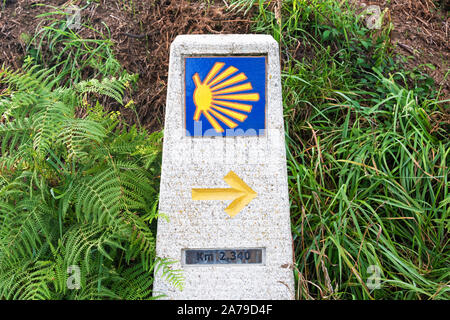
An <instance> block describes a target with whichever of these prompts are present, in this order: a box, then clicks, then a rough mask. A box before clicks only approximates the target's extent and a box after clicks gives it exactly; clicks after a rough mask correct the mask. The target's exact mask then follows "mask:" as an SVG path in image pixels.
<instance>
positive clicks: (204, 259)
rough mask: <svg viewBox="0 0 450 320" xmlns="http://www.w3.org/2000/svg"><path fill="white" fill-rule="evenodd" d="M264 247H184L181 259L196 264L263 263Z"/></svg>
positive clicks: (189, 263)
mask: <svg viewBox="0 0 450 320" xmlns="http://www.w3.org/2000/svg"><path fill="white" fill-rule="evenodd" d="M264 253H265V249H264V248H258V249H186V250H183V252H182V255H183V261H184V264H186V265H196V264H263V255H264Z"/></svg>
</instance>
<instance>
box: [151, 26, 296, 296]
mask: <svg viewBox="0 0 450 320" xmlns="http://www.w3.org/2000/svg"><path fill="white" fill-rule="evenodd" d="M159 211H160V214H162V215H165V216H166V217H167V218H168V219H165V218H160V219H159V220H158V230H157V244H156V251H157V255H158V256H159V257H161V258H166V259H169V260H173V261H176V263H175V264H174V265H172V268H173V269H181V270H182V273H183V276H184V288H183V290H179V289H177V287H176V286H174V285H173V284H171V283H170V281H169V280H168V279H167V278H166V277H165V276H164V275H163V272H162V270H159V271H158V272H156V273H155V281H154V286H153V291H154V295H155V296H159V295H161V294H163V295H165V297H166V298H168V299H223V300H225V299H293V298H294V294H295V289H294V276H293V270H292V266H293V253H292V234H291V225H290V215H289V196H288V185H287V169H286V151H285V140H284V125H283V106H282V96H281V75H280V58H279V48H278V43H277V42H276V41H275V40H274V39H273V38H272V37H271V36H268V35H182V36H178V37H177V38H176V39H175V40H174V42H173V43H172V45H171V49H170V65H169V81H168V92H167V105H166V118H165V126H164V144H163V162H162V173H161V188H160V202H159Z"/></svg>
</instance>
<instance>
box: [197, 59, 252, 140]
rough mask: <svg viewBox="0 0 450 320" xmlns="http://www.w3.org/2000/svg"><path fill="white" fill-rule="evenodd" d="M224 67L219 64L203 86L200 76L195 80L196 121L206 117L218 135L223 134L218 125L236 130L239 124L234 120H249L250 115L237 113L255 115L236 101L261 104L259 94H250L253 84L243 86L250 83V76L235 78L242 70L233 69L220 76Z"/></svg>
mask: <svg viewBox="0 0 450 320" xmlns="http://www.w3.org/2000/svg"><path fill="white" fill-rule="evenodd" d="M224 65H225V63H223V62H216V63H215V64H214V66H213V67H212V68H211V70H210V71H209V73H208V75H207V76H206V78H205V79H204V80H203V82H201V80H200V76H199V75H198V73H196V74H194V75H193V77H192V79H193V80H194V83H195V90H194V104H195V107H196V108H195V113H194V121H198V120H199V119H200V116H201V115H202V114H203V115H204V116H205V117H206V119H207V120H208V121H209V123H210V124H211V125H212V127H213V128H214V129H215V130H216V131H217V132H223V131H224V129H223V128H222V126H221V125H220V124H219V122H218V121H220V122H222V123H224V124H225V125H226V126H228V127H229V128H231V129H233V128H235V127H237V126H238V124H237V123H236V122H234V121H233V120H232V119H234V120H237V121H240V122H243V121H245V119H247V115H245V114H243V113H241V112H238V111H235V110H239V111H244V112H247V113H250V112H251V111H252V105H250V104H245V103H238V102H236V101H243V102H247V101H251V102H257V101H259V94H258V93H255V92H248V91H251V90H253V87H252V84H251V83H250V82H245V83H242V84H240V83H241V82H244V81H246V80H247V76H246V75H245V74H244V73H243V72H241V73H238V74H236V72H238V71H239V70H238V69H237V68H235V67H233V66H230V67H228V68H226V69H225V70H224V71H222V72H220V70H222V68H223V67H224ZM219 72H220V73H219ZM234 74H236V75H234ZM233 75H234V76H233ZM231 118H232V119H231Z"/></svg>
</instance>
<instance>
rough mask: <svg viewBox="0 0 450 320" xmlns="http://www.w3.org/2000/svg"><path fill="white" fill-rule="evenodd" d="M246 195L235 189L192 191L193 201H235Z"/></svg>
mask: <svg viewBox="0 0 450 320" xmlns="http://www.w3.org/2000/svg"><path fill="white" fill-rule="evenodd" d="M243 195H245V193H244V192H242V191H240V190H237V189H234V188H228V189H227V188H213V189H203V188H197V189H192V200H235V199H236V198H239V197H241V196H243Z"/></svg>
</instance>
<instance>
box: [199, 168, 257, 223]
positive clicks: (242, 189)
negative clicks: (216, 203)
mask: <svg viewBox="0 0 450 320" xmlns="http://www.w3.org/2000/svg"><path fill="white" fill-rule="evenodd" d="M223 180H225V182H226V183H227V184H228V185H229V186H230V187H231V188H228V189H225V188H214V189H203V188H202V189H192V200H233V202H231V203H230V205H229V206H228V207H226V208H225V212H226V213H227V214H228V215H229V216H230V217H234V216H235V215H237V214H238V213H239V212H240V211H241V210H242V209H243V208H244V207H245V206H246V205H248V204H249V203H250V201H252V200H253V199H254V198H256V196H257V195H258V194H257V193H256V192H255V191H253V190H252V189H251V188H250V187H249V186H248V185H247V184H246V183H245V182H244V181H242V179H241V178H239V177H238V176H237V174H236V173H234V172H233V171H230V172H228V174H227V175H226V176H225V177H224V178H223Z"/></svg>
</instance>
